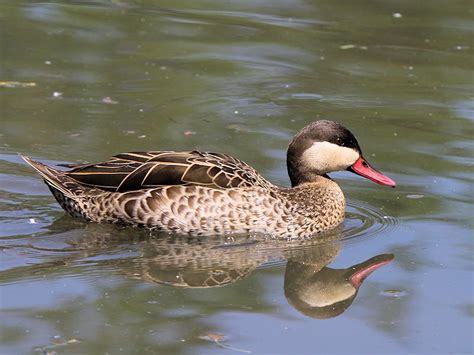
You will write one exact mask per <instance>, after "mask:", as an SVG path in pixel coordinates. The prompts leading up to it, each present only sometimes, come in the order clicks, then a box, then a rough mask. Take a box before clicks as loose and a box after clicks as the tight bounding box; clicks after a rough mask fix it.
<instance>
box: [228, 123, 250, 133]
mask: <svg viewBox="0 0 474 355" xmlns="http://www.w3.org/2000/svg"><path fill="white" fill-rule="evenodd" d="M226 128H227V129H231V130H233V131H235V132H250V129H248V128H247V127H245V126H243V125H240V124H230V125H228V126H227V127H226Z"/></svg>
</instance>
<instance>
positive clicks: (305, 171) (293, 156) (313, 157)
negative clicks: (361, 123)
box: [287, 120, 396, 187]
mask: <svg viewBox="0 0 474 355" xmlns="http://www.w3.org/2000/svg"><path fill="white" fill-rule="evenodd" d="M287 165H288V175H289V176H290V180H291V184H292V186H297V185H299V184H302V183H305V182H311V181H314V180H315V179H316V177H317V176H320V175H325V174H327V173H330V172H332V171H339V170H349V171H351V172H353V173H355V174H357V175H360V176H363V177H365V178H367V179H369V180H372V181H375V182H376V183H378V184H381V185H386V186H391V187H395V185H396V183H395V181H393V180H392V179H390V178H389V177H388V176H385V175H384V174H382V173H381V172H380V171H377V170H376V169H374V168H373V167H372V166H371V165H370V164H369V163H368V162H367V160H366V159H365V158H364V156H363V155H362V151H361V149H360V147H359V143H358V142H357V139H356V138H355V137H354V135H353V134H352V133H351V132H350V131H349V130H348V129H347V128H345V127H343V126H341V125H340V124H339V123H337V122H334V121H324V120H322V121H316V122H313V123H311V124H309V125H308V126H306V127H305V128H303V129H302V130H301V131H299V132H298V133H297V134H296V136H294V137H293V139H292V141H291V142H290V145H289V147H288V153H287Z"/></svg>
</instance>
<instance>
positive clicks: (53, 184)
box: [20, 155, 80, 199]
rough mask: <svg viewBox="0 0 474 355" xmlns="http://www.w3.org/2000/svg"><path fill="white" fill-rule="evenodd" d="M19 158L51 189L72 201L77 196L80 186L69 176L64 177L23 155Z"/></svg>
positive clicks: (60, 173) (59, 172) (55, 170)
mask: <svg viewBox="0 0 474 355" xmlns="http://www.w3.org/2000/svg"><path fill="white" fill-rule="evenodd" d="M20 156H21V157H22V158H23V160H24V161H26V162H27V163H28V164H29V165H30V166H31V167H32V168H33V169H35V170H36V171H37V172H38V173H39V174H40V175H41V176H42V177H43V179H44V181H45V183H46V184H47V185H48V186H49V187H50V188H51V189H54V190H57V191H59V192H60V193H62V194H63V195H65V196H67V197H69V198H72V199H74V197H76V196H77V190H78V188H80V185H79V184H78V183H77V182H76V181H75V180H73V179H72V178H70V177H69V176H66V175H65V174H64V172H62V171H60V170H57V169H54V168H51V167H50V166H47V165H45V164H43V163H40V162H38V161H35V160H33V159H31V158H29V157H26V156H24V155H20Z"/></svg>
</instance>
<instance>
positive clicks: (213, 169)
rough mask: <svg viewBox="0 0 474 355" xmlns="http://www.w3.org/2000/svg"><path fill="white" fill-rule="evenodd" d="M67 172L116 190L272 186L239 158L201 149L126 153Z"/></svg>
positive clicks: (76, 177)
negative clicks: (171, 186)
mask: <svg viewBox="0 0 474 355" xmlns="http://www.w3.org/2000/svg"><path fill="white" fill-rule="evenodd" d="M69 167H71V166H69ZM65 174H66V175H67V176H69V177H71V178H73V179H75V180H77V181H78V182H80V183H81V184H83V185H87V186H91V187H96V188H100V189H103V190H108V191H116V192H125V191H133V190H141V189H148V188H154V187H160V186H170V185H200V186H208V187H211V188H216V189H225V188H232V187H250V186H258V187H264V188H270V187H271V186H272V184H271V183H270V182H268V181H267V180H265V178H263V177H262V176H261V175H260V174H259V173H258V172H257V171H256V170H255V169H253V168H252V167H250V166H249V165H247V164H246V163H244V162H242V161H240V160H238V159H236V158H233V157H231V156H229V155H225V154H218V153H208V152H198V151H192V152H172V151H152V152H132V153H123V154H119V155H115V156H113V157H112V158H110V159H109V160H107V161H105V162H102V163H96V164H84V165H77V166H73V167H72V170H70V171H68V172H66V173H65Z"/></svg>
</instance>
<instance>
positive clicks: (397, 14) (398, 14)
mask: <svg viewBox="0 0 474 355" xmlns="http://www.w3.org/2000/svg"><path fill="white" fill-rule="evenodd" d="M392 16H393V17H394V18H402V17H403V15H402V14H401V13H399V12H394V13H393V14H392Z"/></svg>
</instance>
